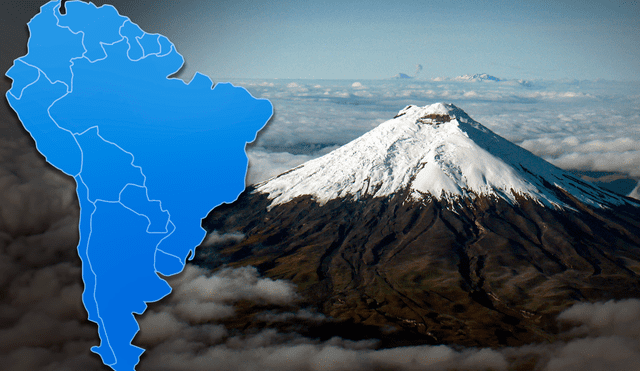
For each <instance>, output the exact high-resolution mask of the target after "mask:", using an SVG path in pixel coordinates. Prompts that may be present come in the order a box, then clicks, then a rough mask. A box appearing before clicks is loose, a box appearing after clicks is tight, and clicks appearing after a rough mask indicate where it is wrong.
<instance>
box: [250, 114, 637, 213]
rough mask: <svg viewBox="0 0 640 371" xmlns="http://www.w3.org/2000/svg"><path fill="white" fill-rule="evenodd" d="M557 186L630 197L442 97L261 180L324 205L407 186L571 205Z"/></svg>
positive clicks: (449, 195)
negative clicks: (552, 161) (584, 176)
mask: <svg viewBox="0 0 640 371" xmlns="http://www.w3.org/2000/svg"><path fill="white" fill-rule="evenodd" d="M552 185H555V186H556V187H559V188H561V189H563V190H564V191H565V192H567V193H569V194H571V195H572V196H573V197H576V198H577V199H578V200H580V201H582V202H584V203H587V204H589V205H592V206H596V207H606V206H608V205H618V204H624V203H626V202H628V201H627V200H625V199H624V198H623V197H621V196H618V195H616V194H613V193H611V192H608V191H606V190H602V189H599V188H596V187H594V186H592V185H591V184H589V183H586V182H584V181H582V180H580V179H578V178H575V177H574V176H572V175H571V174H570V173H568V172H565V171H563V170H561V169H559V168H557V167H555V166H553V165H551V164H549V163H548V162H546V161H544V160H542V159H541V158H539V157H537V156H534V155H533V154H531V153H530V152H528V151H526V150H525V149H523V148H521V147H518V146H517V145H515V144H513V143H511V142H509V141H507V140H506V139H504V138H502V137H500V136H498V135H496V134H495V133H493V132H492V131H490V130H489V129H487V128H486V127H484V126H482V125H481V124H479V123H478V122H476V121H474V120H473V119H471V118H470V117H469V116H468V115H467V114H466V113H465V112H464V111H463V110H461V109H460V108H458V107H456V106H454V105H452V104H444V103H435V104H432V105H430V106H425V107H417V106H407V107H405V108H404V109H402V110H401V111H400V112H398V114H397V115H396V116H395V118H393V119H392V120H389V121H386V122H384V123H382V124H380V125H379V126H378V127H376V128H375V129H373V130H371V131H369V132H368V133H366V134H364V135H362V136H361V137H359V138H357V139H355V140H353V141H351V142H350V143H347V144H346V145H344V146H342V147H340V148H338V149H336V150H334V151H332V152H330V153H328V154H326V155H324V156H322V157H319V158H316V159H314V160H311V161H308V162H306V163H304V164H302V165H300V166H298V167H296V168H294V169H292V170H289V171H287V172H285V173H283V174H280V175H278V176H276V177H274V178H272V179H270V180H268V181H266V182H263V183H260V184H258V185H257V186H256V190H255V192H260V193H266V194H268V197H269V199H271V200H272V204H271V206H274V205H277V204H283V203H286V202H288V201H291V200H293V199H294V198H296V197H298V196H304V195H311V196H312V197H313V198H314V199H315V200H316V201H317V202H318V203H320V204H324V203H326V202H327V201H329V200H331V199H335V198H351V199H359V198H362V197H366V196H369V197H386V196H390V195H392V194H394V193H397V192H399V191H402V190H405V189H409V190H410V191H411V197H412V198H413V199H415V200H421V199H425V198H429V197H433V198H436V199H447V200H449V201H452V202H453V201H454V200H455V199H457V198H459V197H471V198H474V197H477V196H481V195H487V196H494V197H498V198H502V199H505V200H507V201H509V202H511V203H515V202H516V197H517V196H521V197H526V198H530V199H532V200H534V201H536V202H538V203H540V204H544V205H547V206H553V207H564V206H566V205H565V203H564V202H562V201H561V200H560V199H559V197H558V190H557V189H555V187H553V186H552Z"/></svg>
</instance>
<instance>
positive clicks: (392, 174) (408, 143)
mask: <svg viewBox="0 0 640 371" xmlns="http://www.w3.org/2000/svg"><path fill="white" fill-rule="evenodd" d="M638 206H640V204H639V203H637V202H635V201H633V200H631V199H627V198H625V197H623V196H618V195H616V194H614V193H611V192H609V191H607V190H604V189H600V188H598V187H597V186H595V185H592V184H590V183H588V182H584V181H582V180H580V179H578V178H576V177H575V176H573V175H572V174H570V173H567V172H565V171H563V170H561V169H559V168H557V167H554V166H553V165H551V164H549V163H547V162H545V161H544V160H542V159H540V158H539V157H536V156H534V155H532V154H531V153H529V152H527V151H526V150H524V149H522V148H520V147H518V146H516V145H515V144H512V143H510V142H509V141H507V140H506V139H504V138H501V137H500V136H498V135H496V134H494V133H493V132H492V131H490V130H488V129H487V128H485V127H484V126H482V125H480V124H479V123H477V122H475V121H474V120H472V119H471V118H469V116H467V114H465V113H464V112H463V111H462V110H461V109H459V108H457V107H455V106H453V105H450V104H434V105H431V106H427V107H415V106H409V107H406V108H405V109H403V110H402V111H400V112H399V113H398V115H397V116H396V117H395V118H394V119H392V120H390V121H387V122H384V123H382V124H380V125H379V126H378V127H377V128H375V129H373V130H371V131H370V132H368V133H366V134H365V135H363V136H361V137H360V138H358V139H356V140H354V141H352V142H350V143H348V144H346V145H344V146H342V147H340V148H338V149H337V150H335V151H333V152H331V153H329V154H327V155H325V156H323V157H320V158H317V159H315V160H312V161H309V162H306V163H305V164H303V165H301V166H299V167H297V168H295V169H292V170H289V171H288V172H286V173H283V174H281V175H279V176H277V177H275V178H272V179H270V180H268V181H266V182H264V183H261V184H257V185H255V186H250V187H248V188H247V190H246V191H245V192H243V193H242V194H241V195H240V197H239V198H238V199H237V200H236V201H235V202H233V203H231V204H228V205H222V206H220V207H217V208H216V209H214V210H213V211H212V212H211V213H210V214H209V215H208V216H207V218H206V219H205V220H204V221H203V226H204V227H205V228H206V229H207V230H208V231H210V232H215V233H217V234H227V233H230V234H232V235H234V236H237V235H238V233H240V234H241V235H242V236H245V238H244V239H243V240H241V241H237V239H234V240H233V242H224V243H220V244H218V245H216V246H208V247H205V248H203V249H202V250H200V249H198V252H197V253H196V257H195V259H194V261H195V262H196V263H197V264H201V265H205V266H207V267H209V268H215V267H219V266H223V265H227V266H242V265H248V264H250V265H253V266H256V267H258V269H260V270H261V271H262V272H264V273H265V274H266V275H268V276H269V277H271V278H284V279H288V280H291V281H292V282H294V283H295V284H296V285H298V287H299V289H300V293H301V296H302V297H304V300H305V302H306V303H307V304H308V305H312V306H315V307H316V308H319V310H320V311H321V312H322V313H323V314H325V315H326V316H329V317H331V318H336V319H339V320H341V321H342V320H344V321H346V323H347V324H349V323H351V324H352V325H354V326H355V325H358V324H361V325H362V326H364V327H363V328H362V331H370V330H371V329H372V328H375V329H379V330H380V331H381V332H380V335H379V336H380V337H381V338H386V339H392V341H399V342H402V341H405V340H404V339H407V338H412V339H415V341H417V342H419V343H449V344H451V343H454V344H460V345H466V346H501V345H503V346H504V345H507V346H515V345H522V344H529V343H532V342H543V341H552V340H553V339H554V336H555V335H554V331H557V327H556V323H555V321H553V320H551V319H552V318H555V316H556V315H557V314H558V313H559V312H560V311H562V310H563V309H565V308H567V306H569V305H571V304H573V303H575V302H576V301H579V300H586V301H599V300H609V299H614V298H617V299H622V298H629V297H640V248H639V247H640V222H639V220H640V207H638ZM389 329H396V330H393V331H392V332H391V333H389V332H388V331H389ZM358 331H359V330H354V332H358ZM376 336H378V335H375V336H374V337H376ZM393 339H395V340H393ZM403 344H406V343H403Z"/></svg>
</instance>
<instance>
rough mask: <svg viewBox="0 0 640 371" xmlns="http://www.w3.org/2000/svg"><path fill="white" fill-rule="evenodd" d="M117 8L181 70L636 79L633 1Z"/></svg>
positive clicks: (638, 43) (638, 50)
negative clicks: (170, 50) (181, 58)
mask: <svg viewBox="0 0 640 371" xmlns="http://www.w3.org/2000/svg"><path fill="white" fill-rule="evenodd" d="M114 3H117V2H114ZM133 3H134V4H135V3H136V2H133ZM116 6H118V5H117V4H116ZM127 8H130V9H127ZM118 9H119V10H120V12H121V13H122V14H125V15H130V16H131V17H132V19H133V20H134V22H138V23H140V26H141V27H142V28H143V29H145V30H147V31H156V32H161V33H164V34H166V35H167V36H168V37H169V38H170V39H171V40H172V41H173V42H174V43H176V45H177V46H178V50H179V51H180V52H181V53H183V54H184V55H185V57H186V58H187V63H188V65H187V68H186V70H185V72H186V74H192V73H193V72H194V71H195V70H200V71H202V72H204V73H206V74H209V75H211V76H216V77H258V78H276V77H277V78H322V79H343V78H344V79H377V78H387V77H390V76H393V75H395V74H397V73H398V72H405V73H408V74H413V73H414V71H415V66H416V64H422V65H423V66H424V70H423V71H422V72H421V77H424V78H428V77H438V76H456V75H461V74H467V73H470V74H473V73H480V72H486V73H489V74H493V75H496V76H499V77H505V78H526V79H536V78H542V79H562V78H568V79H598V78H604V79H614V80H629V79H631V80H640V63H638V61H639V60H640V4H639V3H638V2H637V1H602V2H597V1H596V2H594V1H587V2H585V1H535V2H532V1H518V2H512V1H449V2H434V1H396V2H383V1H334V0H329V1H322V2H320V1H290V0H289V1H279V2H272V1H258V0H244V1H242V0H241V1H211V2H204V1H195V0H190V1H181V2H168V1H159V2H156V3H155V4H154V5H149V4H144V5H143V4H140V5H137V6H136V5H131V4H129V5H125V4H123V5H122V6H118ZM128 10H129V11H128Z"/></svg>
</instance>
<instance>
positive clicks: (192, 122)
mask: <svg viewBox="0 0 640 371" xmlns="http://www.w3.org/2000/svg"><path fill="white" fill-rule="evenodd" d="M60 7H61V3H60V1H59V0H58V1H51V2H49V3H47V4H45V5H44V6H43V7H42V8H41V10H40V13H39V14H37V15H36V16H35V17H34V18H33V19H32V20H31V21H30V22H29V24H28V26H29V32H30V38H29V42H28V53H27V54H26V55H25V56H23V57H21V58H18V59H17V60H16V61H15V62H14V65H13V67H12V68H11V69H10V70H9V71H8V72H7V73H6V75H7V76H8V77H9V78H11V79H12V80H13V84H12V87H11V89H10V90H9V92H8V93H7V96H6V97H7V100H8V101H9V104H10V105H11V107H12V108H13V109H14V110H15V112H16V113H17V115H18V117H19V118H20V121H21V122H22V124H23V125H24V127H25V128H26V130H27V131H29V133H30V134H31V136H32V137H33V139H34V140H35V143H36V147H37V149H38V151H39V152H40V153H41V154H42V155H43V156H45V158H46V159H47V161H48V162H49V163H50V164H52V165H53V166H54V167H56V168H58V169H59V170H61V171H62V172H64V173H65V174H67V175H70V176H72V177H74V179H75V180H76V184H77V195H78V198H79V201H80V222H79V232H80V241H79V244H78V254H79V255H80V258H81V260H82V275H83V280H84V284H85V290H84V293H83V303H84V306H85V308H86V310H87V312H88V316H89V320H91V321H93V322H95V323H96V324H97V325H98V332H99V335H100V340H101V341H100V344H99V345H98V346H95V347H93V348H92V350H93V351H94V352H95V353H97V354H99V355H100V357H102V361H103V362H104V364H106V365H109V366H110V367H111V368H113V369H114V370H117V371H123V370H134V369H135V367H136V365H137V364H138V362H139V359H140V355H141V354H142V353H143V351H144V350H143V349H141V348H139V347H136V346H134V345H132V344H131V341H132V339H133V337H134V336H135V334H136V333H137V332H138V330H139V326H138V324H137V322H136V320H135V317H134V315H133V314H142V313H143V312H144V311H145V309H146V303H149V302H154V301H157V300H160V299H161V298H163V297H165V296H166V295H168V294H169V293H170V292H171V287H170V286H169V285H168V284H167V283H166V281H165V280H164V279H163V278H162V277H161V276H171V275H174V274H177V273H179V272H181V271H182V270H183V268H184V265H185V263H186V261H187V260H188V259H189V258H190V257H193V256H194V250H195V247H196V246H198V245H199V244H200V243H201V242H202V240H203V239H204V237H205V231H204V230H203V229H202V227H201V220H202V218H204V217H205V216H206V215H207V214H208V213H209V211H210V210H211V209H213V208H214V207H216V206H218V205H220V204H222V203H225V202H227V203H228V202H232V201H234V200H235V199H236V198H237V197H238V195H239V194H240V193H241V192H242V191H243V190H244V186H245V184H244V179H245V175H246V170H247V156H246V152H245V145H246V144H247V143H249V142H252V141H253V140H255V138H256V134H257V132H258V131H259V130H260V129H261V128H262V127H263V126H264V125H265V124H266V123H267V121H268V120H269V119H270V118H271V115H272V114H273V107H272V105H271V103H270V102H269V101H267V100H264V99H256V98H254V97H252V96H251V95H250V94H249V93H248V92H247V91H246V90H245V89H244V88H241V87H235V86H233V85H231V84H227V83H218V84H215V85H214V84H213V82H212V81H211V79H209V78H208V77H206V76H204V75H202V74H199V73H196V75H195V76H194V77H193V79H192V80H191V81H190V82H189V83H185V82H183V81H182V80H180V79H177V78H171V77H170V76H172V75H173V74H175V73H176V72H177V71H179V70H180V69H181V68H182V65H183V63H184V60H183V58H182V56H181V55H180V54H179V53H178V52H177V51H176V48H175V46H174V45H173V44H172V43H171V42H170V41H169V40H168V39H167V38H166V37H164V36H162V35H158V34H148V33H145V32H144V31H143V30H141V29H140V27H138V26H137V25H136V24H134V23H132V22H131V21H130V20H129V18H127V17H124V16H122V15H120V14H118V12H117V10H116V9H115V8H114V7H112V6H108V5H105V6H101V7H96V6H95V5H94V4H92V3H85V2H81V1H68V2H66V4H65V8H66V11H65V12H61V10H60ZM63 13H64V14H63Z"/></svg>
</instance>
